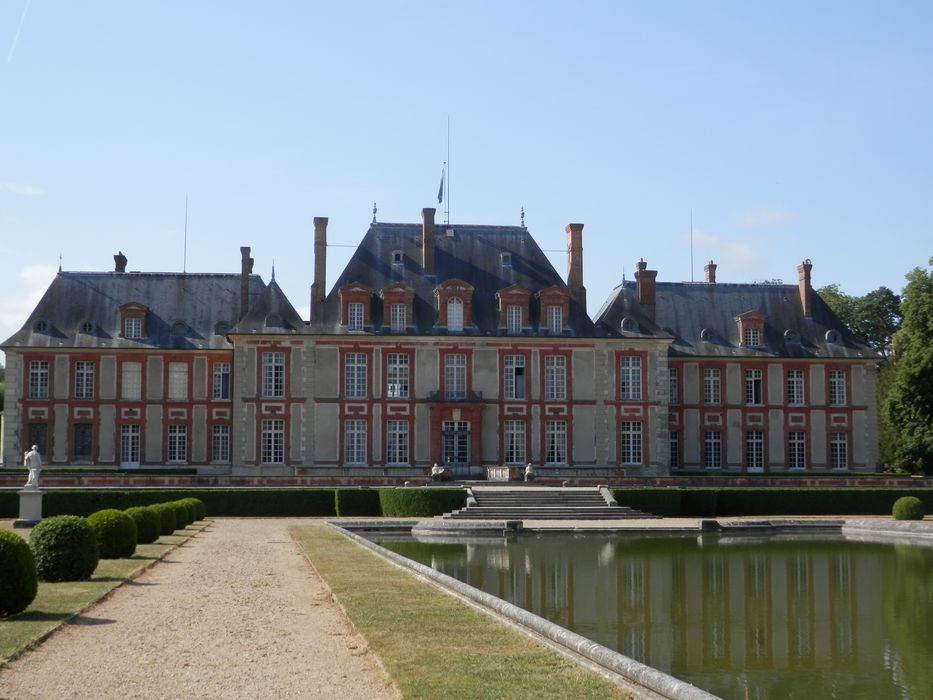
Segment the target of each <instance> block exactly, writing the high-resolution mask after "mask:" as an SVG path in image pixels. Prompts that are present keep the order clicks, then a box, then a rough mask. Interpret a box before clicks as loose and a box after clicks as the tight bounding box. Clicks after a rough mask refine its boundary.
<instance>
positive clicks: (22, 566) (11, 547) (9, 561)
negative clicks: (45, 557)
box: [0, 530, 39, 617]
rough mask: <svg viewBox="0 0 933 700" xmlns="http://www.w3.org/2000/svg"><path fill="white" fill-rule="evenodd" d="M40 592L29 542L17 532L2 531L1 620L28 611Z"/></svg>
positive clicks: (0, 540)
mask: <svg viewBox="0 0 933 700" xmlns="http://www.w3.org/2000/svg"><path fill="white" fill-rule="evenodd" d="M38 590H39V579H38V577H37V576H36V559H35V557H34V556H33V555H32V550H31V549H30V548H29V543H28V542H26V540H24V539H23V538H22V537H20V536H19V535H17V534H16V533H15V532H10V531H9V530H0V617H2V616H4V615H15V614H16V613H18V612H22V611H23V610H25V609H26V608H27V607H28V606H29V604H30V603H31V602H32V601H33V600H34V599H35V597H36V592H37V591H38Z"/></svg>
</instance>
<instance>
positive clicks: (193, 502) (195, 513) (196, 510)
mask: <svg viewBox="0 0 933 700" xmlns="http://www.w3.org/2000/svg"><path fill="white" fill-rule="evenodd" d="M181 502H182V503H184V504H185V505H187V506H188V508H189V510H191V513H192V518H191V522H193V523H194V522H197V521H198V520H204V518H205V516H206V515H207V509H206V508H205V507H204V502H203V501H201V500H200V499H198V498H183V499H181Z"/></svg>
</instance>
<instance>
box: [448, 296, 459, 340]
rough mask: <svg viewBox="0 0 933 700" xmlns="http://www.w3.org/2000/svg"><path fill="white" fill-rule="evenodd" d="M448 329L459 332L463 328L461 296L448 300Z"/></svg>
mask: <svg viewBox="0 0 933 700" xmlns="http://www.w3.org/2000/svg"><path fill="white" fill-rule="evenodd" d="M447 330H449V331H455V332H458V333H459V332H460V331H462V330H463V301H462V300H461V299H460V298H459V297H454V298H453V299H451V300H450V301H448V302H447Z"/></svg>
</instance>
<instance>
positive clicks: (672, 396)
mask: <svg viewBox="0 0 933 700" xmlns="http://www.w3.org/2000/svg"><path fill="white" fill-rule="evenodd" d="M667 376H668V384H667V392H668V393H667V402H668V403H669V404H670V405H671V406H675V405H677V404H679V403H680V385H679V384H678V383H677V368H676V367H668V368H667Z"/></svg>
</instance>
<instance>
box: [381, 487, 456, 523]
mask: <svg viewBox="0 0 933 700" xmlns="http://www.w3.org/2000/svg"><path fill="white" fill-rule="evenodd" d="M379 504H380V506H381V507H382V515H384V516H385V517H387V518H419V517H431V516H434V515H440V514H442V513H447V512H449V511H452V510H457V509H458V508H463V507H464V506H465V505H466V491H465V490H464V489H439V488H421V489H419V488H398V489H379Z"/></svg>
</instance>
